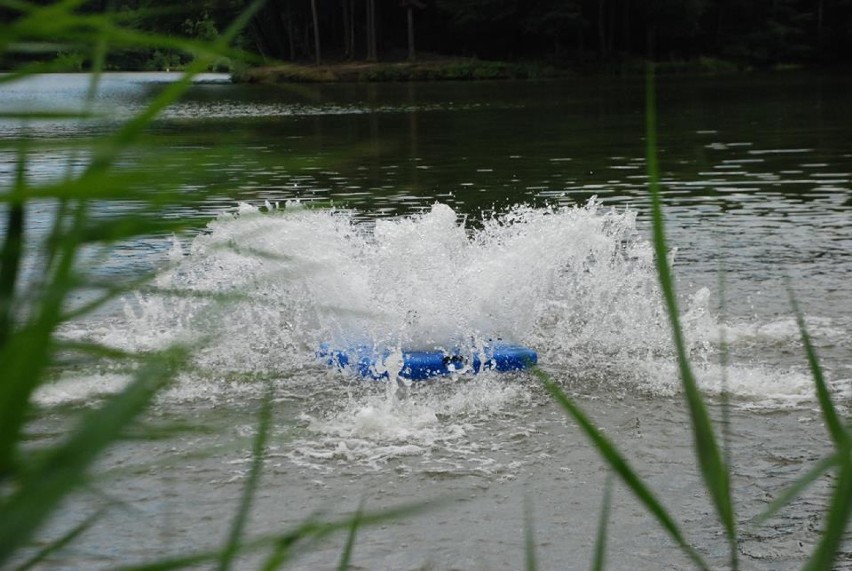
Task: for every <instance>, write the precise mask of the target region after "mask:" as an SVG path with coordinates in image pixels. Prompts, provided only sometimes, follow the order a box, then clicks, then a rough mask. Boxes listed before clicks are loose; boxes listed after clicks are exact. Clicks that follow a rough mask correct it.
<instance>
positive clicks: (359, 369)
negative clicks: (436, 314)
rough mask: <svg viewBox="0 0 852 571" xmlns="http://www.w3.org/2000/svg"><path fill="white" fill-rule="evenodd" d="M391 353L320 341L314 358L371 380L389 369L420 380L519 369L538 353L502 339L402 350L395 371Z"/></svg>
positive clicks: (531, 363)
mask: <svg viewBox="0 0 852 571" xmlns="http://www.w3.org/2000/svg"><path fill="white" fill-rule="evenodd" d="M392 356H393V352H392V351H391V350H390V349H382V348H377V347H374V346H372V345H355V346H352V347H348V348H345V349H338V348H334V347H332V346H331V345H330V344H328V343H323V344H322V345H321V346H320V348H319V350H318V351H317V358H318V359H319V360H320V361H322V362H323V363H325V364H326V365H327V366H329V367H334V368H337V369H340V370H342V371H346V372H350V373H352V374H357V375H359V376H361V377H363V378H365V379H374V380H382V379H388V378H390V376H391V372H394V373H396V376H398V377H401V378H403V379H409V380H412V381H422V380H426V379H431V378H433V377H441V376H446V375H452V374H474V375H475V374H477V373H480V372H482V371H498V372H508V371H520V370H523V369H527V368H529V367H532V366H534V365H535V364H536V363H537V362H538V355H537V354H536V352H535V351H533V350H532V349H530V348H528V347H523V346H521V345H512V344H507V343H503V342H499V343H489V344H486V345H484V346H483V347H479V348H476V347H470V348H467V349H465V350H462V349H460V348H455V349H452V350H446V349H438V348H436V349H433V350H416V351H415V350H403V351H402V366H401V367H400V368H399V370H398V371H391V370H390V369H392V368H394V367H395V366H399V365H398V361H397V360H396V359H392V358H391V357H392ZM397 356H398V353H397ZM394 361H396V363H395V362H394Z"/></svg>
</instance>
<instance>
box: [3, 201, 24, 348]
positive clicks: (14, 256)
mask: <svg viewBox="0 0 852 571" xmlns="http://www.w3.org/2000/svg"><path fill="white" fill-rule="evenodd" d="M7 215H8V216H7V219H6V235H5V236H4V240H3V249H2V250H0V351H2V350H3V347H4V346H5V345H6V342H7V340H8V339H9V337H10V334H11V330H12V322H13V320H12V309H13V308H14V305H15V304H14V298H15V286H16V284H17V283H18V272H19V270H20V265H21V249H22V241H23V235H24V206H23V204H20V203H17V204H10V205H9V211H8V213H7Z"/></svg>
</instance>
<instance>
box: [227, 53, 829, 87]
mask: <svg viewBox="0 0 852 571" xmlns="http://www.w3.org/2000/svg"><path fill="white" fill-rule="evenodd" d="M646 66H647V60H645V59H635V58H632V59H624V60H618V61H612V62H588V63H574V64H573V65H571V64H565V65H562V66H557V65H554V64H551V63H548V62H543V61H534V60H533V61H527V62H505V61H490V60H479V59H476V58H459V57H456V58H428V59H423V60H418V61H413V62H412V61H380V62H365V61H336V62H329V63H325V64H322V65H320V66H317V65H313V64H306V63H281V64H279V65H269V66H257V67H249V68H245V69H241V70H235V71H232V72H231V80H232V81H233V82H234V83H258V84H275V83H342V82H358V83H368V82H388V81H476V80H509V79H520V80H525V79H555V78H568V77H600V76H604V77H633V76H643V75H644V74H645V73H646ZM655 67H656V73H657V74H658V75H707V76H714V75H737V74H747V73H759V72H787V71H805V70H813V69H819V66H817V67H816V68H814V67H811V66H806V65H803V64H776V65H773V66H770V67H766V68H763V67H761V68H756V67H753V66H747V65H743V64H738V63H736V62H732V61H726V60H719V59H716V58H708V57H700V58H697V59H695V60H688V61H687V60H670V61H660V62H656V64H655Z"/></svg>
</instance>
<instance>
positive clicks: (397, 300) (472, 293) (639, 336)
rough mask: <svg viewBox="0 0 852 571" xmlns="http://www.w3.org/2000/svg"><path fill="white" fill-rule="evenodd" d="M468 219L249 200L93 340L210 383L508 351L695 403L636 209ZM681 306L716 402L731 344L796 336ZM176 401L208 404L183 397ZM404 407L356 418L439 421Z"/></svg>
mask: <svg viewBox="0 0 852 571" xmlns="http://www.w3.org/2000/svg"><path fill="white" fill-rule="evenodd" d="M466 222H467V221H465V220H463V219H461V217H460V216H459V215H458V214H457V213H456V212H454V211H453V210H452V209H451V208H450V207H448V206H446V205H444V204H435V205H434V206H433V207H432V208H431V209H430V210H429V211H427V212H424V213H422V214H419V215H416V216H409V217H400V218H393V219H379V220H373V221H364V220H363V219H359V218H358V217H356V216H355V215H354V214H353V213H352V212H349V211H341V210H333V209H313V208H306V207H304V206H302V205H300V204H297V203H291V204H287V205H286V207H284V208H277V207H273V206H272V205H266V207H265V208H258V207H255V206H251V205H247V204H241V205H239V207H238V208H236V209H234V210H233V211H229V212H226V213H223V214H221V215H220V216H218V217H217V218H216V219H215V220H213V221H211V222H210V223H209V224H208V227H207V229H206V231H205V232H204V233H202V234H200V235H198V236H196V237H195V238H194V239H192V240H191V241H188V242H183V243H181V242H179V241H177V240H175V243H174V244H173V248H172V251H171V254H170V263H169V264H168V266H167V267H166V269H165V270H164V271H163V272H162V273H161V274H160V275H159V276H158V277H157V279H156V282H155V284H154V285H155V287H154V288H153V289H151V290H146V291H140V292H138V293H137V294H136V295H135V296H133V298H131V299H128V300H127V302H126V307H125V312H124V316H123V318H119V319H113V320H111V321H110V322H109V323H108V324H104V323H103V322H101V323H99V324H98V325H97V326H92V327H91V328H90V329H89V333H90V334H91V335H92V336H93V337H95V338H96V340H99V341H102V342H105V343H107V344H110V345H113V346H115V347H117V348H122V349H129V350H134V351H139V350H151V349H156V348H158V347H163V346H166V345H167V344H169V343H172V342H175V341H182V342H184V343H191V344H194V345H195V346H196V347H197V350H196V351H195V364H196V365H197V366H198V369H199V370H200V371H203V372H204V379H203V380H201V381H199V383H202V384H203V383H207V384H210V383H212V384H216V383H217V382H219V380H218V379H225V378H228V379H233V378H234V376H237V377H239V376H240V375H242V376H244V378H246V379H251V377H252V375H254V374H262V375H266V376H267V377H269V376H272V377H274V378H277V379H278V380H279V381H280V382H284V383H287V382H292V383H294V384H297V383H301V384H304V383H311V382H313V383H315V384H319V383H326V384H327V383H333V382H335V380H337V379H340V378H342V377H341V376H340V375H335V374H333V373H330V372H327V371H325V370H323V368H322V366H321V365H320V364H318V363H317V359H316V349H317V347H318V346H319V345H320V343H323V342H332V343H339V344H342V345H345V344H347V343H355V342H365V343H375V344H377V345H381V346H386V347H388V348H390V349H396V350H398V349H400V348H417V347H418V346H435V345H446V344H449V343H452V342H453V341H454V340H466V341H470V340H472V341H473V342H474V343H482V342H484V341H486V340H488V339H494V338H502V339H504V340H507V341H513V342H517V343H521V344H525V345H528V346H530V347H532V348H534V349H536V350H537V351H538V353H539V363H540V364H541V365H542V366H543V367H544V368H545V369H546V370H548V371H550V372H552V373H553V374H554V375H555V376H556V377H557V378H558V379H559V380H561V381H563V382H567V383H583V384H589V383H594V386H595V387H599V388H601V389H602V390H604V391H605V392H606V391H607V390H611V389H614V388H618V389H619V390H621V389H625V388H626V389H627V390H639V391H642V392H649V393H652V394H659V395H670V394H676V393H677V392H678V391H679V381H678V380H677V374H676V368H675V367H674V358H673V355H674V353H673V350H672V344H671V338H670V332H669V323H668V317H667V315H666V313H665V310H664V308H663V305H662V303H661V297H660V294H659V291H658V287H657V279H656V275H655V271H654V264H653V251H652V248H651V246H650V244H649V243H648V241H647V240H645V239H644V238H642V237H641V236H640V234H639V232H638V231H637V228H636V220H635V213H634V212H633V211H632V210H629V209H627V210H621V211H616V210H613V209H605V208H603V207H601V206H600V205H599V204H598V203H597V202H595V201H594V200H593V201H590V202H589V203H588V204H587V205H585V206H583V207H559V208H557V207H553V208H532V207H527V206H518V207H515V208H513V209H511V210H509V211H508V212H507V213H505V214H502V215H495V216H491V217H489V218H486V219H485V220H482V221H476V222H474V224H466ZM681 307H682V311H683V314H682V322H683V325H684V328H685V336H686V339H687V340H688V341H689V343H690V345H689V351H690V353H691V356H692V357H693V360H694V363H695V364H696V367H697V371H698V377H699V381H700V383H701V385H702V387H703V388H704V389H705V390H706V391H707V392H708V393H710V394H716V393H719V392H720V391H721V390H722V389H721V388H720V386H721V385H720V382H721V381H720V379H721V378H722V377H723V375H722V374H721V371H720V370H719V369H718V366H717V365H716V364H715V363H716V358H715V352H716V349H717V344H718V340H719V337H720V335H722V334H724V336H725V338H726V339H727V342H728V343H731V344H733V345H734V346H735V347H736V346H741V345H743V344H746V345H747V344H749V343H752V342H753V341H754V340H755V339H764V338H767V337H768V338H771V339H773V340H775V341H774V342H781V343H790V342H792V340H791V337H792V336H793V335H794V333H795V323H794V322H792V321H787V320H782V321H778V322H774V323H768V324H763V325H760V324H756V325H751V324H735V325H729V326H727V327H726V328H724V329H723V328H720V326H719V324H718V323H717V321H716V318H715V317H714V315H713V314H712V312H711V311H710V292H709V291H708V290H706V289H700V290H698V291H696V292H694V293H693V294H692V295H691V296H688V297H686V298H684V299H683V300H682V301H681ZM812 323H813V321H812ZM817 325H819V328H818V331H819V332H821V334H825V335H828V336H832V335H833V334H834V333H833V330H832V328H831V324H830V323H822V322H819V323H817ZM720 332H721V333H720ZM714 367H715V368H714ZM727 375H728V377H727V378H728V379H729V381H726V382H727V385H726V386H727V390H728V391H731V392H733V393H734V395H735V396H736V397H738V398H741V399H742V400H744V401H749V402H760V401H766V402H768V403H772V402H778V401H784V400H785V399H786V401H785V402H788V403H789V402H793V403H799V402H803V401H806V400H808V399H810V398H811V397H810V396H809V395H810V393H811V392H812V391H811V389H810V388H809V387H808V386H807V383H806V381H807V378H806V377H805V376H804V375H802V373H801V372H800V371H787V370H785V371H776V370H772V369H771V368H767V367H764V366H763V365H760V364H757V365H754V366H752V364H749V363H746V364H742V363H737V364H736V366H735V368H732V369H730V370H729V371H728V373H727ZM187 382H192V381H190V380H187V379H186V378H184V379H183V380H182V381H180V383H179V385H180V384H181V383H187ZM222 384H226V382H225V381H222ZM841 384H842V383H841ZM199 392H201V393H204V392H210V393H211V394H212V393H217V392H218V391H212V390H211V391H199ZM171 394H174V395H183V396H180V397H177V396H176V398H185V396H186V395H187V394H195V392H194V391H192V390H187V389H185V388H184V389H181V388H180V386H178V387H173V388H172V389H171ZM788 397H789V398H788ZM384 398H385V401H388V402H389V399H388V398H387V397H384ZM385 404H387V402H385ZM383 406H384V405H383ZM394 406H396V407H397V408H396V409H394V411H393V412H387V411H386V410H385V409H382V408H381V407H380V406H379V404H377V403H372V404H371V403H365V402H359V403H358V404H357V407H360V408H358V409H357V410H354V409H353V410H349V411H348V412H346V413H345V415H346V416H347V418H348V419H349V420H348V421H347V422H349V425H348V428H347V430H353V431H355V432H357V433H359V434H360V435H361V436H368V434H367V433H371V434H373V435H374V436H375V437H377V438H379V437H380V438H386V437H388V434H392V433H394V431H395V430H397V428H394V426H397V425H395V424H394V423H397V422H399V423H401V424H400V425H411V423H417V424H418V426H420V424H423V423H426V425H424V426H425V430H426V432H428V424H429V422H431V419H432V417H431V416H430V413H429V412H428V411H427V412H424V414H423V416H420V414H419V413H418V412H416V411H413V410H408V411H407V412H404V411H405V408H404V406H402V405H399V404H398V403H397V404H396V405H394ZM429 406H433V407H434V406H439V405H437V404H435V403H431V404H430V405H429ZM440 406H443V405H440ZM385 413H387V414H390V415H391V416H387V414H385ZM397 413H400V414H406V415H408V416H406V417H405V418H404V419H397V418H394V417H393V414H397ZM316 422H331V421H329V420H328V419H325V420H322V421H320V420H317V421H316ZM316 422H315V423H313V424H312V426H314V428H316V429H317V430H323V431H324V430H330V431H331V432H335V431H337V432H339V431H338V429H336V428H334V425H333V422H331V424H328V425H322V426H325V428H318V427H319V426H320V424H317V423H316ZM421 428H424V427H421ZM421 432H422V430H421ZM353 434H354V433H353Z"/></svg>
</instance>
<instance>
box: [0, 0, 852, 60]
mask: <svg viewBox="0 0 852 571" xmlns="http://www.w3.org/2000/svg"><path fill="white" fill-rule="evenodd" d="M42 3H44V2H42ZM246 4H247V1H246V0H202V1H196V2H183V3H177V2H174V0H117V1H115V0H102V1H95V2H82V3H81V6H80V8H79V10H80V11H88V12H101V13H105V12H107V11H109V12H111V13H112V14H113V15H114V17H116V18H118V19H119V21H121V22H123V23H125V24H127V25H130V26H132V27H134V28H138V29H142V30H146V31H153V32H157V33H160V34H164V35H170V36H182V37H191V38H198V39H203V40H210V39H213V38H215V37H216V36H217V35H218V33H219V31H220V30H223V29H224V28H225V27H226V25H227V24H228V23H229V22H230V21H232V20H233V18H234V17H235V15H236V14H237V13H239V12H240V11H241V10H242V9H244V8H245V5H246ZM0 16H2V18H3V19H4V21H5V22H8V21H9V20H10V19H11V18H15V17H18V16H19V14H16V13H15V12H13V11H11V10H10V9H0ZM315 31H316V33H315ZM239 44H240V46H239V47H241V48H242V49H244V50H246V51H249V52H252V53H254V54H257V56H258V59H257V61H258V62H266V63H275V62H278V61H295V62H302V63H316V62H322V63H330V62H339V61H346V60H367V61H397V60H404V59H412V58H418V59H423V58H427V59H428V58H434V57H436V56H445V57H446V56H464V57H475V58H479V59H483V60H504V61H537V62H545V63H547V64H550V65H553V66H556V67H568V68H571V67H574V68H584V67H586V68H594V67H595V66H600V65H610V64H613V63H618V62H625V61H631V60H636V59H641V58H646V57H649V56H651V57H653V58H654V59H657V60H660V61H681V62H690V61H699V60H700V61H704V62H711V63H712V62H713V61H718V62H720V64H721V63H722V62H724V63H725V64H730V65H735V66H738V67H749V68H760V67H772V66H777V65H785V64H806V65H813V64H838V63H849V62H850V60H852V0H268V1H267V2H266V4H265V6H264V7H263V9H262V10H261V11H260V12H259V14H258V15H257V16H255V17H254V18H253V20H252V21H251V23H250V25H249V26H248V28H247V29H246V30H245V31H244V33H243V34H242V36H241V38H240V40H239ZM53 55H55V56H58V57H59V58H60V59H61V58H65V60H67V61H66V63H67V65H68V66H69V67H72V68H79V69H85V68H86V66H87V61H86V51H85V50H84V49H82V48H79V47H78V48H77V49H75V48H74V47H73V46H71V47H69V46H62V47H61V48H58V49H57V50H56V53H55V54H53ZM28 57H30V58H31V57H36V56H32V55H26V54H20V53H19V54H17V55H12V56H11V59H12V61H8V60H7V61H6V62H2V63H4V64H5V65H6V66H7V67H9V66H12V65H14V64H15V63H16V61H18V62H19V61H20V60H25V59H27V58H28ZM37 57H44V54H41V55H40V56H37ZM190 58H191V56H190V55H189V54H187V53H182V52H180V51H177V50H172V49H168V48H162V49H145V50H142V49H135V50H134V49H128V50H124V51H118V52H114V53H112V54H111V56H110V60H109V62H108V64H109V67H111V68H113V69H167V68H169V69H177V68H179V67H180V66H181V65H183V64H185V63H186V62H187V61H188V60H189V59H190ZM222 65H223V66H227V62H225V63H223V64H222Z"/></svg>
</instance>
